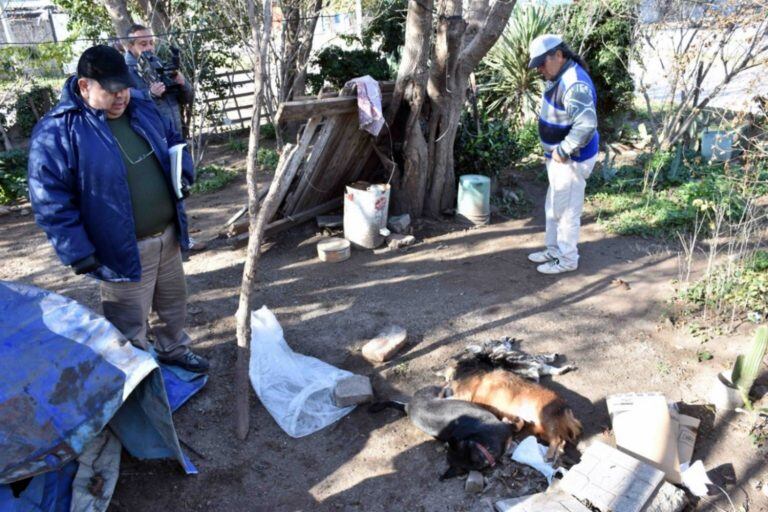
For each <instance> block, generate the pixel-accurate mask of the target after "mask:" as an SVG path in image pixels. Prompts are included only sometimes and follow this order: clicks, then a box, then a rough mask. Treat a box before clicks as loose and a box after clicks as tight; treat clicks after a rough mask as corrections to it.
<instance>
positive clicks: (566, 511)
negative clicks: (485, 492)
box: [496, 491, 590, 512]
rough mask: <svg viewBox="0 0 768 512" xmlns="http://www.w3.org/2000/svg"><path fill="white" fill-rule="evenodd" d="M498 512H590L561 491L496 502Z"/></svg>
mask: <svg viewBox="0 0 768 512" xmlns="http://www.w3.org/2000/svg"><path fill="white" fill-rule="evenodd" d="M496 510H497V511H498V512H590V510H589V509H588V508H587V507H585V506H584V505H582V504H581V503H579V500H577V499H576V498H574V497H573V496H571V495H569V494H566V493H564V492H562V491H554V492H553V491H548V492H542V493H539V494H530V495H528V496H521V497H519V498H509V499H506V500H501V501H497V502H496Z"/></svg>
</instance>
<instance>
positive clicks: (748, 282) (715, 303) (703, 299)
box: [681, 250, 768, 318]
mask: <svg viewBox="0 0 768 512" xmlns="http://www.w3.org/2000/svg"><path fill="white" fill-rule="evenodd" d="M681 296H682V298H683V299H685V300H686V301H687V302H689V303H690V304H692V305H694V306H696V307H700V308H704V307H709V308H714V309H715V310H717V311H724V310H725V308H724V307H723V306H725V307H726V308H728V309H729V310H730V309H734V308H735V309H736V311H737V312H739V313H743V314H754V313H757V314H758V315H759V317H761V318H764V317H765V316H766V315H768V252H767V251H764V250H762V251H757V252H756V253H755V254H753V255H752V256H751V257H749V258H746V259H745V260H743V261H742V262H741V264H740V265H738V266H737V267H736V268H735V269H730V271H729V269H727V268H724V267H720V268H717V269H715V271H714V272H712V273H710V274H709V275H708V276H705V277H704V278H703V279H701V280H699V281H696V282H694V283H693V284H691V285H690V286H689V287H688V288H687V289H686V290H684V291H683V292H682V293H681Z"/></svg>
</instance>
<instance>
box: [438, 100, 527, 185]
mask: <svg viewBox="0 0 768 512" xmlns="http://www.w3.org/2000/svg"><path fill="white" fill-rule="evenodd" d="M515 149H516V146H515V141H514V139H513V138H512V134H511V133H510V132H509V125H508V123H507V122H506V121H497V120H493V119H489V118H488V117H483V118H481V119H480V132H479V133H478V131H477V124H476V123H475V120H474V119H473V117H472V116H471V115H470V114H469V113H467V112H465V113H464V115H463V116H462V122H461V124H460V125H459V129H458V131H457V133H456V140H455V142H454V149H453V154H454V166H455V168H456V170H457V171H458V173H460V174H484V175H486V176H497V175H498V174H499V172H501V171H502V170H503V169H505V168H506V167H508V166H509V165H510V164H511V163H512V161H513V160H514V159H515V154H516V153H515Z"/></svg>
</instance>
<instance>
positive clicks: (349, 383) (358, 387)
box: [333, 375, 373, 407]
mask: <svg viewBox="0 0 768 512" xmlns="http://www.w3.org/2000/svg"><path fill="white" fill-rule="evenodd" d="M371 400H373V388H372V387H371V379H369V378H368V377H366V376H364V375H352V376H350V377H346V378H344V379H341V380H339V381H338V382H337V383H336V387H335V388H334V390H333V402H334V403H335V404H336V407H349V406H350V405H357V404H362V403H365V402H370V401H371Z"/></svg>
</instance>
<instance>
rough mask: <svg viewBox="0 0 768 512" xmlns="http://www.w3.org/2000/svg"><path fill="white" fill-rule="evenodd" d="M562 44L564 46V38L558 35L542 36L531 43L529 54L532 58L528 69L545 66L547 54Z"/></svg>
mask: <svg viewBox="0 0 768 512" xmlns="http://www.w3.org/2000/svg"><path fill="white" fill-rule="evenodd" d="M561 44H563V38H562V37H560V36H558V35H556V34H542V35H540V36H539V37H537V38H536V39H534V40H533V41H531V44H530V46H528V53H529V55H530V57H531V60H530V62H529V63H528V68H529V69H532V68H537V67H539V66H541V65H542V64H544V59H545V57H546V55H547V52H549V51H551V50H552V49H554V48H557V47H558V46H560V45H561Z"/></svg>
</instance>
